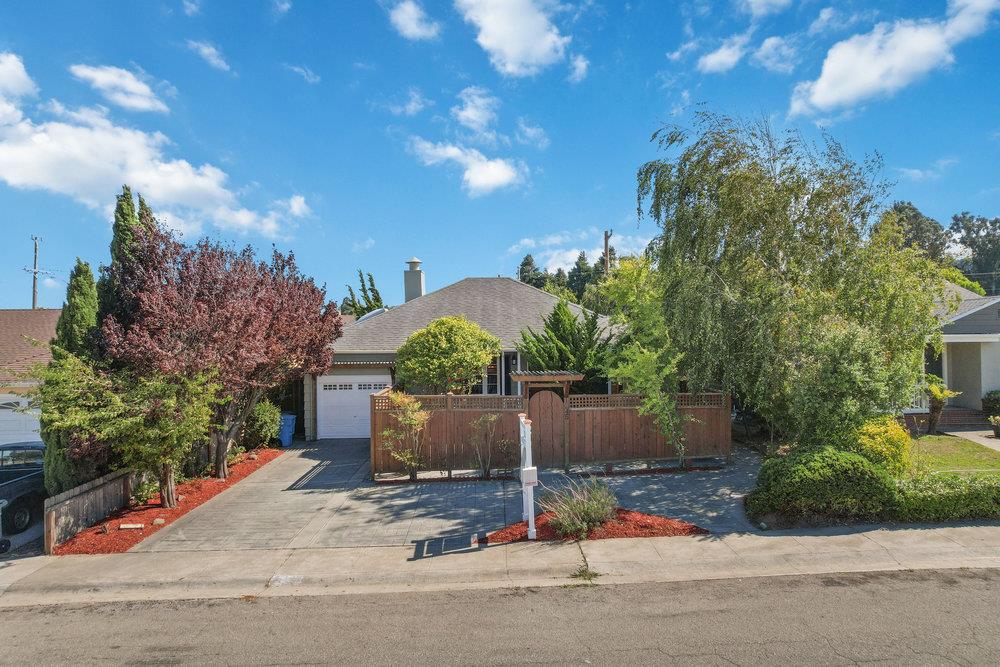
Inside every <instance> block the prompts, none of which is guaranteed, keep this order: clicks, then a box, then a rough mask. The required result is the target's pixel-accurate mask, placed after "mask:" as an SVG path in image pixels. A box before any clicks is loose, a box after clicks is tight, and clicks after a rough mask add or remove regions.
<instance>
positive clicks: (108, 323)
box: [102, 227, 341, 478]
mask: <svg viewBox="0 0 1000 667" xmlns="http://www.w3.org/2000/svg"><path fill="white" fill-rule="evenodd" d="M117 270H119V271H122V272H123V273H125V274H126V275H124V276H122V280H120V281H119V283H118V284H119V285H122V286H124V287H123V289H127V290H129V291H130V292H131V293H130V294H129V295H127V296H128V297H131V298H132V299H133V301H132V302H133V303H134V304H135V310H134V312H133V313H131V315H130V318H129V320H130V321H129V322H120V321H118V319H116V318H115V317H114V316H113V315H110V316H108V317H107V318H106V319H105V320H104V322H102V334H103V337H104V341H105V343H106V346H107V347H106V349H107V352H108V355H109V356H110V357H112V358H113V359H115V360H116V361H117V362H119V363H124V364H127V365H129V366H132V367H134V368H136V369H139V370H141V369H143V368H148V369H150V370H155V371H159V372H162V373H181V374H184V375H186V376H188V377H193V376H194V375H196V374H199V373H203V372H208V371H214V372H215V373H216V375H215V381H216V382H217V383H218V384H220V385H221V387H222V391H221V396H222V398H223V403H222V404H221V405H219V407H218V408H217V409H216V414H215V418H214V420H213V426H212V432H211V449H212V457H213V459H214V466H215V474H216V476H218V477H221V478H225V477H226V476H227V475H228V468H227V465H226V455H227V454H228V452H229V448H230V445H231V443H232V441H233V439H234V438H235V437H236V436H237V435H238V434H239V432H240V429H241V428H242V427H243V424H244V422H245V421H246V418H247V416H248V415H249V414H250V411H251V410H252V409H253V407H254V405H256V404H257V402H258V401H259V400H260V399H261V397H262V396H263V395H264V393H265V392H266V391H267V390H268V389H271V388H273V387H275V386H278V385H280V384H283V383H285V382H288V381H290V380H293V379H296V378H300V377H302V375H303V374H304V373H313V374H318V373H322V372H323V371H324V370H326V369H327V367H328V366H329V363H330V357H331V353H332V352H331V349H330V347H331V344H332V343H333V341H334V340H336V339H337V338H339V337H340V334H341V319H340V313H339V312H338V311H337V307H336V304H335V303H333V302H328V301H327V300H326V290H325V288H322V287H318V286H317V285H316V284H315V282H313V280H312V279H311V278H307V277H305V276H303V275H302V274H301V273H300V272H299V269H298V267H297V266H296V264H295V257H294V256H293V255H292V254H288V255H283V254H281V253H280V252H278V251H277V250H275V251H274V253H273V255H272V258H271V261H270V263H265V262H260V261H258V260H257V259H256V258H255V257H254V253H253V251H252V249H250V248H249V247H247V248H245V249H244V250H242V251H240V252H236V251H234V250H232V249H229V248H225V247H223V246H221V245H218V244H215V243H211V242H209V241H208V240H203V241H201V242H200V243H198V244H197V245H195V246H186V245H184V244H182V243H180V242H179V241H177V240H176V239H175V238H174V237H173V236H172V235H170V234H169V233H168V232H165V231H164V230H162V229H160V228H158V227H156V228H154V229H152V230H150V231H148V232H144V233H142V234H141V236H140V237H139V238H137V239H136V247H135V250H134V253H133V257H132V258H131V259H129V260H128V261H125V262H122V264H121V266H120V267H118V269H117Z"/></svg>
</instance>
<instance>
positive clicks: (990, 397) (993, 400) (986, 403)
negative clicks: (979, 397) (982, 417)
mask: <svg viewBox="0 0 1000 667" xmlns="http://www.w3.org/2000/svg"><path fill="white" fill-rule="evenodd" d="M983 412H984V413H986V416H988V417H994V416H996V415H1000V391H997V390H996V389H994V390H993V391H988V392H986V395H985V396H983Z"/></svg>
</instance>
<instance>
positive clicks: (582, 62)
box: [568, 54, 590, 83]
mask: <svg viewBox="0 0 1000 667" xmlns="http://www.w3.org/2000/svg"><path fill="white" fill-rule="evenodd" d="M589 69H590V61H589V60H587V59H586V58H584V57H583V56H581V55H579V54H577V55H575V56H573V57H572V58H570V61H569V77H568V81H569V82H570V83H580V82H581V81H583V80H584V79H586V78H587V71H588V70H589Z"/></svg>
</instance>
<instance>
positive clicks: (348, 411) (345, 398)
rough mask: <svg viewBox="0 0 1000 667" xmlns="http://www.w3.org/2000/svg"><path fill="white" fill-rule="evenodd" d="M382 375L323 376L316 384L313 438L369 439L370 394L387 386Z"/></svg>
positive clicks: (387, 378)
mask: <svg viewBox="0 0 1000 667" xmlns="http://www.w3.org/2000/svg"><path fill="white" fill-rule="evenodd" d="M390 381H391V380H390V377H389V374H388V373H386V374H384V375H382V374H379V375H323V376H320V377H319V378H317V381H316V431H317V433H316V435H317V436H318V437H320V438H368V437H370V436H371V395H372V394H374V393H375V392H377V391H381V390H382V389H385V388H386V387H387V386H389V382H390Z"/></svg>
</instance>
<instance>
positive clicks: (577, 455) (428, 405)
mask: <svg viewBox="0 0 1000 667" xmlns="http://www.w3.org/2000/svg"><path fill="white" fill-rule="evenodd" d="M387 393H388V391H387V390H386V391H382V392H379V393H377V394H373V395H372V398H371V401H372V405H371V420H372V421H371V426H372V437H371V460H372V475H373V476H374V475H377V474H379V473H384V472H399V471H401V470H402V467H401V466H400V465H399V463H398V462H397V461H394V460H393V459H392V457H391V456H390V455H389V452H388V451H387V450H386V449H385V446H384V444H385V439H384V438H383V436H382V433H383V431H385V429H387V428H395V427H396V421H395V418H394V417H393V416H392V411H391V409H390V404H389V399H388V397H387V395H386V394H387ZM414 398H416V399H417V400H418V401H420V403H421V406H422V408H423V409H424V410H427V411H429V412H430V413H431V418H430V421H429V422H428V425H427V428H426V429H425V436H424V437H425V439H424V450H423V456H424V460H425V461H426V462H427V468H428V469H431V470H449V469H455V470H462V469H473V468H475V467H476V456H475V451H474V449H473V446H472V435H473V423H474V422H475V420H476V419H477V418H478V417H480V416H481V415H483V414H486V413H489V412H499V413H500V414H501V422H500V425H499V427H498V430H497V433H498V436H499V437H502V438H506V439H507V440H509V441H510V442H511V443H516V442H517V440H518V421H517V415H518V414H519V413H522V412H523V413H526V414H527V415H528V416H529V418H530V419H531V421H532V458H533V460H534V463H535V465H537V466H543V467H556V466H564V465H567V464H568V465H575V464H592V463H622V462H628V461H642V460H655V459H671V458H676V457H677V450H676V448H675V447H674V445H673V444H672V443H668V442H667V440H666V439H665V438H664V437H663V436H662V435H661V434H660V433H659V430H658V429H657V428H656V426H655V424H654V423H653V419H652V417H645V416H642V415H640V414H639V413H638V412H637V410H636V407H637V406H638V405H639V403H640V401H641V397H639V396H634V395H628V394H611V395H607V394H573V395H570V396H569V400H568V401H567V402H565V403H564V401H563V399H562V398H561V397H560V396H559V394H557V393H555V392H553V391H540V392H537V393H536V394H534V395H533V396H532V397H531V400H530V401H529V400H526V399H525V398H523V397H521V396H480V395H471V396H453V395H444V396H442V395H435V396H414ZM677 403H678V408H679V411H680V413H681V415H682V416H683V417H684V422H683V431H684V435H683V438H684V440H683V442H684V446H685V452H684V456H685V458H715V457H718V458H728V456H729V454H730V450H731V446H732V436H731V418H730V414H731V404H730V400H729V396H728V395H726V394H721V393H706V394H678V395H677ZM514 451H515V452H516V447H515V449H514ZM494 459H496V456H494Z"/></svg>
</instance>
